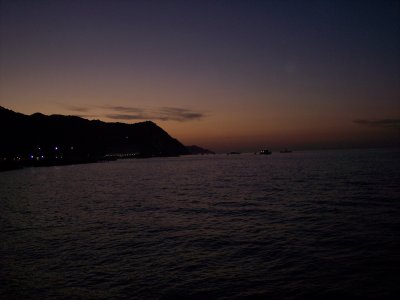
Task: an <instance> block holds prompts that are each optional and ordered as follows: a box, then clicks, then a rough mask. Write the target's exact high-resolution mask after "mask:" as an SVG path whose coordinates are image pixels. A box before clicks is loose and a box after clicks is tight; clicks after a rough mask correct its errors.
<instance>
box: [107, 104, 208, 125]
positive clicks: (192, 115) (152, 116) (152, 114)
mask: <svg viewBox="0 0 400 300" xmlns="http://www.w3.org/2000/svg"><path fill="white" fill-rule="evenodd" d="M107 108H108V109H111V110H113V111H114V112H113V113H109V114H106V115H104V116H105V117H107V118H109V119H114V120H161V121H178V122H185V121H192V120H199V119H202V118H204V117H205V114H204V113H203V112H199V111H193V110H190V109H186V108H179V107H160V108H155V109H151V110H146V109H142V108H137V107H125V106H108V107H107Z"/></svg>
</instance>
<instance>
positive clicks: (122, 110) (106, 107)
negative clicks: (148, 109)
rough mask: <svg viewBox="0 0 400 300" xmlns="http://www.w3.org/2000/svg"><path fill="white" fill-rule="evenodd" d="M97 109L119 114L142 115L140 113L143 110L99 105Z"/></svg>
mask: <svg viewBox="0 0 400 300" xmlns="http://www.w3.org/2000/svg"><path fill="white" fill-rule="evenodd" d="M97 107H98V108H101V109H106V110H112V111H115V112H120V113H142V112H144V109H143V108H139V107H132V106H119V105H101V106H97Z"/></svg>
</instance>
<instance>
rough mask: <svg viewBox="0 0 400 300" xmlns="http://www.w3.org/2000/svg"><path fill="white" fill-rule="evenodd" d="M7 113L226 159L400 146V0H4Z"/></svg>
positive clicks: (0, 75)
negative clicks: (65, 121) (163, 134)
mask: <svg viewBox="0 0 400 300" xmlns="http://www.w3.org/2000/svg"><path fill="white" fill-rule="evenodd" d="M0 105H1V106H4V107H6V108H9V109H12V110H15V111H18V112H22V113H25V114H32V113H34V112H38V111H39V112H42V113H45V114H68V115H80V116H84V117H86V118H89V119H101V120H104V121H113V122H115V121H118V122H127V123H133V122H139V121H142V120H148V119H149V120H153V121H154V122H156V123H157V124H158V125H160V126H161V127H162V128H164V129H165V130H166V131H167V132H169V133H170V134H171V135H172V136H174V137H176V138H178V139H179V140H180V141H181V142H183V143H184V144H198V145H201V146H204V147H208V148H211V149H213V150H216V151H228V150H232V151H233V150H240V151H255V150H259V149H260V148H264V147H268V148H280V147H291V148H295V149H297V148H311V147H350V146H385V145H392V144H399V142H400V1H390V0H385V1H361V0H360V1H322V0H321V1H251V0H248V1H218V0H215V1H196V0H193V1H166V0H165V1H123V0H96V1H87V0H79V1H78V0H68V1H62V0H57V1H40V0H35V1H21V0H0Z"/></svg>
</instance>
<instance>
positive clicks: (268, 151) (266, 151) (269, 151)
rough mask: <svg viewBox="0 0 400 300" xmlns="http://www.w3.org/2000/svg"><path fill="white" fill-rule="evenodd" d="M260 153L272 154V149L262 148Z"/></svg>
mask: <svg viewBox="0 0 400 300" xmlns="http://www.w3.org/2000/svg"><path fill="white" fill-rule="evenodd" d="M260 154H263V155H270V154H272V151H271V150H269V149H263V150H261V151H260Z"/></svg>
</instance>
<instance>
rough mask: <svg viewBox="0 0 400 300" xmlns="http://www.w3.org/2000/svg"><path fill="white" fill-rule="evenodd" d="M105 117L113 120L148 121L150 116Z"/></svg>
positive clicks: (125, 115) (115, 115)
mask: <svg viewBox="0 0 400 300" xmlns="http://www.w3.org/2000/svg"><path fill="white" fill-rule="evenodd" d="M104 116H105V117H107V118H109V119H113V120H146V119H149V118H148V116H146V115H142V114H106V115H104Z"/></svg>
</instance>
